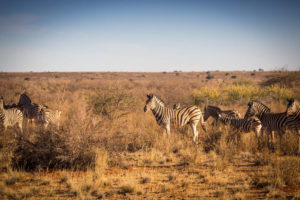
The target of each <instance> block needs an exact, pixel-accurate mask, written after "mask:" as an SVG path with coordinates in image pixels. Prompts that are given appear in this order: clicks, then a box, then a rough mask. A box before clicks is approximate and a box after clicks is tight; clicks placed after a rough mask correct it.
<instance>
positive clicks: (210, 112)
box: [204, 105, 241, 126]
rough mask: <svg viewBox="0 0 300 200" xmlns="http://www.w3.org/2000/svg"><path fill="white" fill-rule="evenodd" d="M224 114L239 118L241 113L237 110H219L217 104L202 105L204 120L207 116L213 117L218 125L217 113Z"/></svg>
mask: <svg viewBox="0 0 300 200" xmlns="http://www.w3.org/2000/svg"><path fill="white" fill-rule="evenodd" d="M221 113H222V114H224V115H226V116H227V117H229V118H241V115H240V113H239V112H238V111H235V110H221V109H220V108H219V107H217V106H210V105H209V106H205V107H204V121H206V120H207V119H208V118H209V117H212V118H214V120H215V123H214V124H215V125H216V126H218V120H219V114H221Z"/></svg>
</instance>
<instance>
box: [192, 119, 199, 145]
mask: <svg viewBox="0 0 300 200" xmlns="http://www.w3.org/2000/svg"><path fill="white" fill-rule="evenodd" d="M191 128H192V130H193V134H194V137H193V142H194V143H195V144H198V131H197V125H196V124H191Z"/></svg>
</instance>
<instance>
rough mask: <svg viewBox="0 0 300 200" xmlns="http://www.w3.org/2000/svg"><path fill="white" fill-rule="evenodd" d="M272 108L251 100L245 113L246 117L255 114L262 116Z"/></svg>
mask: <svg viewBox="0 0 300 200" xmlns="http://www.w3.org/2000/svg"><path fill="white" fill-rule="evenodd" d="M269 112H270V108H268V107H267V106H266V105H264V104H262V103H260V102H258V101H250V102H249V103H248V109H247V111H246V113H245V117H244V118H249V117H253V116H257V117H260V116H261V115H262V114H263V113H269Z"/></svg>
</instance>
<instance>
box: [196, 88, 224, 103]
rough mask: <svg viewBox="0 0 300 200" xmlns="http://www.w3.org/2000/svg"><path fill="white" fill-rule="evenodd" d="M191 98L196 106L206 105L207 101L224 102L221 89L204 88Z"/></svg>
mask: <svg viewBox="0 0 300 200" xmlns="http://www.w3.org/2000/svg"><path fill="white" fill-rule="evenodd" d="M191 98H192V101H193V103H194V104H195V105H200V104H203V103H206V100H209V101H213V102H220V101H222V96H221V91H220V89H218V88H208V87H204V88H202V89H201V90H194V92H193V93H192V95H191Z"/></svg>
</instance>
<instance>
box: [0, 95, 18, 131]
mask: <svg viewBox="0 0 300 200" xmlns="http://www.w3.org/2000/svg"><path fill="white" fill-rule="evenodd" d="M0 121H1V122H2V123H3V125H4V131H6V129H7V127H8V126H14V125H16V124H18V125H19V127H20V130H21V131H23V114H22V112H21V111H20V110H19V109H17V108H8V109H5V108H4V101H3V97H0Z"/></svg>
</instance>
